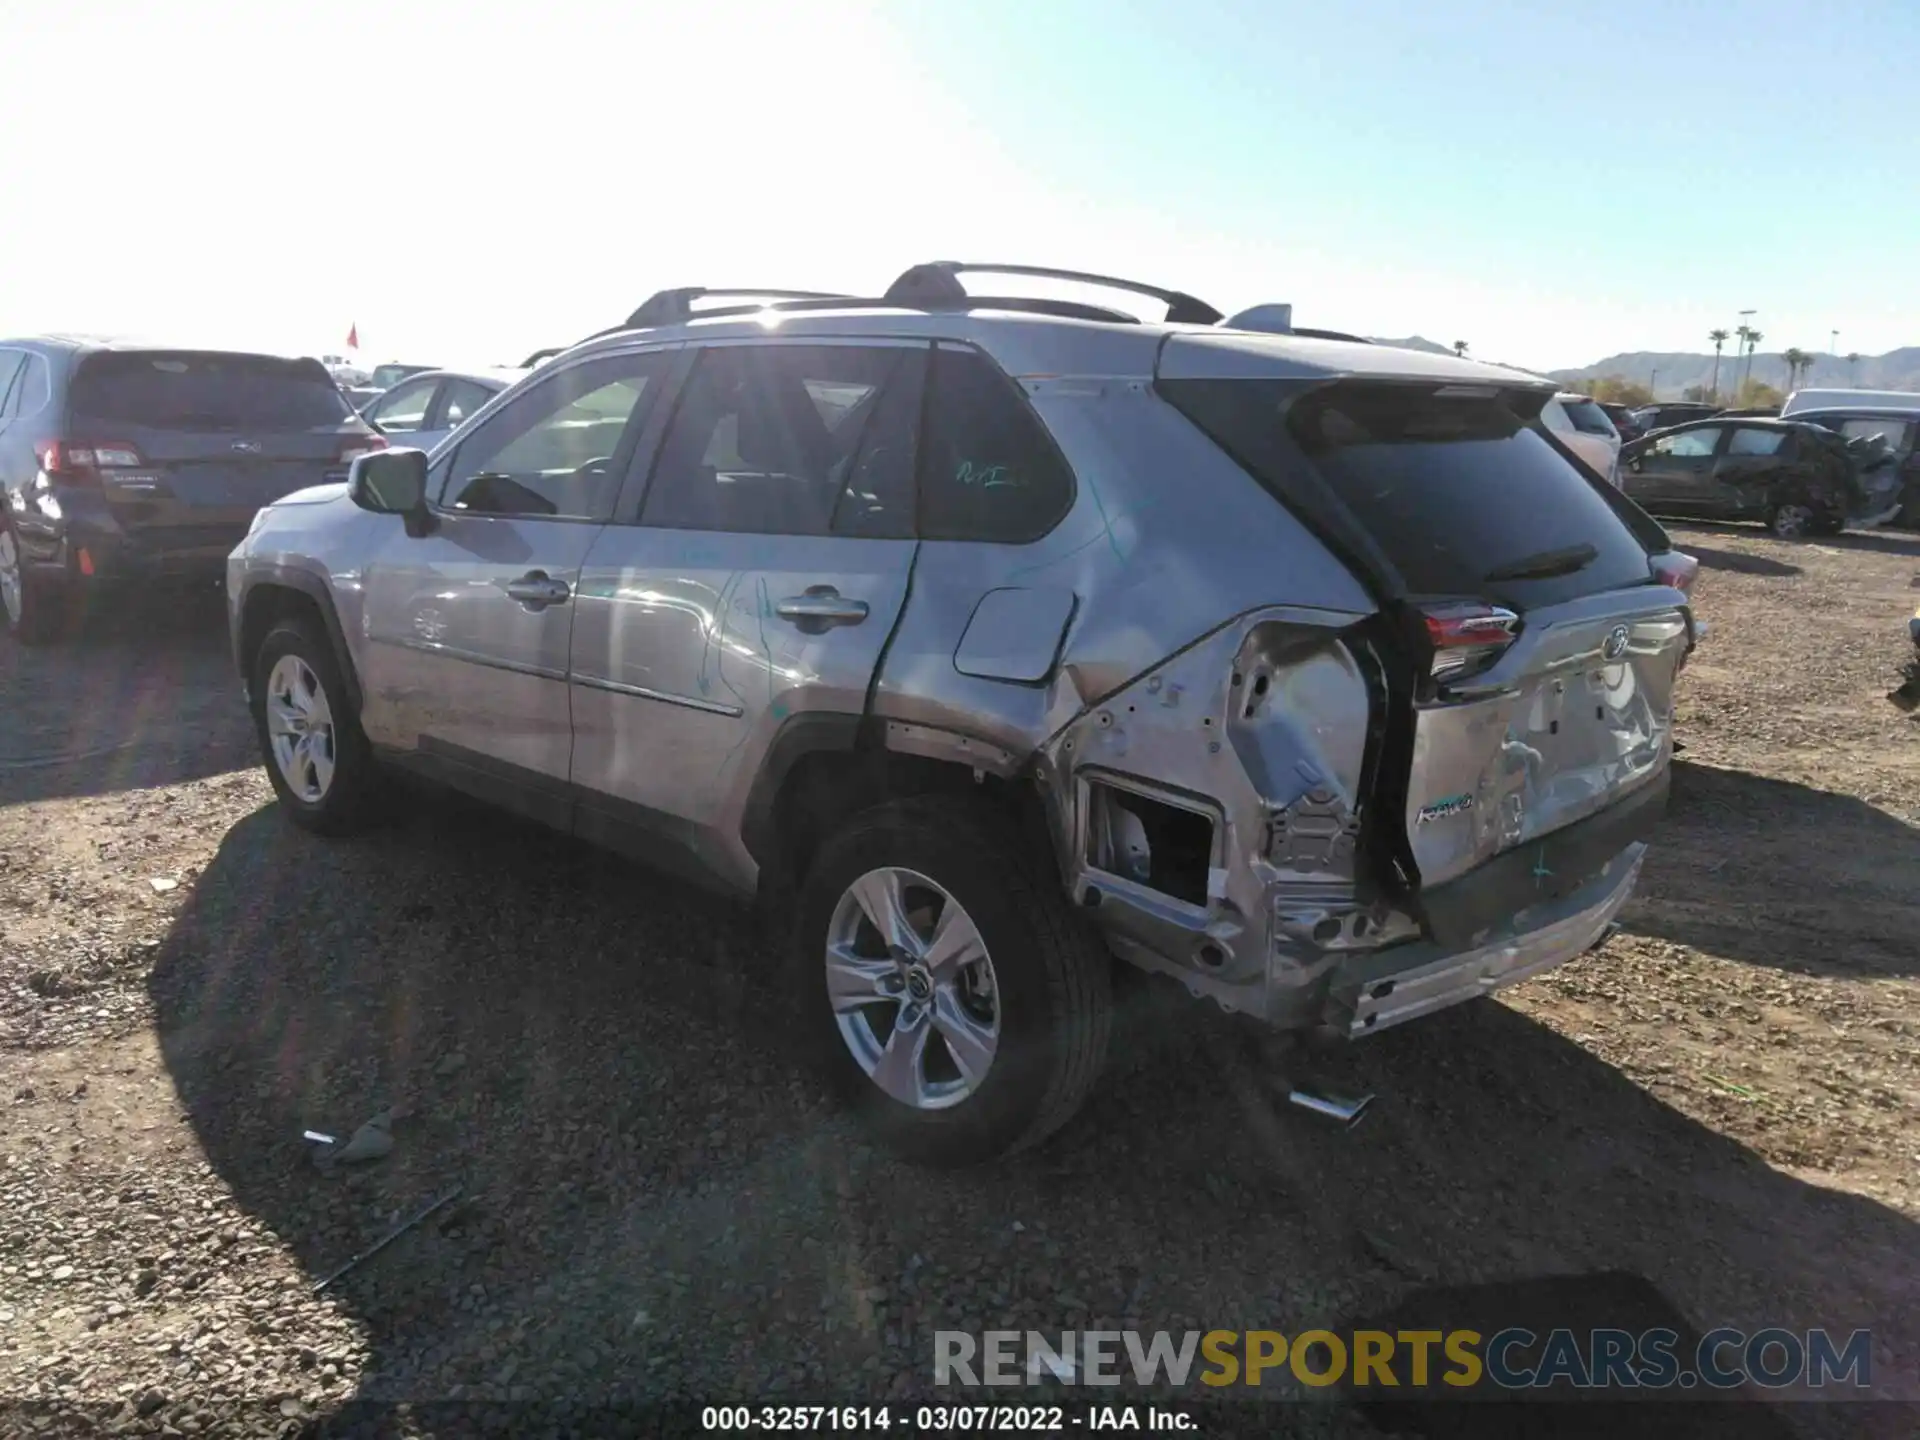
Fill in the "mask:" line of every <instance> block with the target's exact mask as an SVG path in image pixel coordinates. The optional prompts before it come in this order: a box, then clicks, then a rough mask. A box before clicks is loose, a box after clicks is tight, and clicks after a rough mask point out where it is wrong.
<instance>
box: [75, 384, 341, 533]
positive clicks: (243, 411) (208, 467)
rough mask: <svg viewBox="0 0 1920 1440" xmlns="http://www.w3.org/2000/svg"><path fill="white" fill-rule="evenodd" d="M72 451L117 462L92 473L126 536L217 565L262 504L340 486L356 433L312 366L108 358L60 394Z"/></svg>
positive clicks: (334, 390) (333, 390)
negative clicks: (105, 454) (84, 449)
mask: <svg viewBox="0 0 1920 1440" xmlns="http://www.w3.org/2000/svg"><path fill="white" fill-rule="evenodd" d="M67 423H68V428H69V430H70V432H71V439H72V442H73V443H74V444H76V445H84V446H89V447H92V448H94V449H95V450H103V449H104V450H117V451H121V452H125V453H124V458H122V459H121V463H119V464H117V465H115V466H112V467H105V466H103V472H102V473H103V481H104V485H105V489H106V495H107V500H108V503H109V504H110V505H111V506H112V507H113V512H114V516H115V518H116V519H117V520H118V521H119V522H120V524H121V526H122V527H123V528H124V529H125V530H126V531H127V532H128V533H129V534H130V535H132V536H135V537H136V538H138V539H140V540H142V541H144V542H146V543H148V544H151V545H153V546H155V547H156V548H164V549H166V550H168V551H170V552H172V553H175V554H182V555H185V554H193V553H197V552H200V551H205V552H206V553H207V554H209V555H224V554H225V553H226V552H227V551H229V550H231V549H232V548H233V546H234V544H235V543H236V542H237V541H238V540H239V539H240V537H241V536H242V535H243V534H244V533H245V532H246V529H247V526H248V525H249V524H250V523H251V522H252V520H253V517H254V514H255V513H256V512H257V511H258V510H259V509H260V507H261V506H263V505H267V504H270V503H272V502H273V501H275V500H278V499H280V498H281V497H282V496H284V495H289V494H291V493H292V492H294V491H295V490H300V489H304V488H305V487H307V486H309V485H318V484H321V483H323V482H325V481H327V480H329V479H333V480H342V479H345V478H346V467H347V460H348V459H349V458H351V456H352V454H353V453H355V452H357V451H359V450H362V449H364V448H365V442H366V437H367V434H368V431H367V428H366V425H365V424H364V422H362V421H361V419H360V418H359V417H358V416H357V415H355V414H354V412H353V407H352V406H351V405H349V404H348V403H347V399H346V397H345V396H344V395H342V394H341V393H340V390H339V387H338V386H336V385H335V384H334V383H333V379H332V377H330V376H329V375H328V374H327V372H326V370H325V369H324V368H323V367H322V366H321V365H320V363H319V362H318V361H317V360H286V359H281V358H278V357H275V356H268V355H243V354H231V353H223V352H216V351H189V350H172V351H167V350H138V351H135V350H108V351H98V352H95V353H93V354H90V355H88V356H86V357H85V358H84V359H82V360H81V362H80V363H79V365H78V366H77V367H76V369H75V371H74V375H73V378H72V381H71V383H70V385H69V388H68V398H67Z"/></svg>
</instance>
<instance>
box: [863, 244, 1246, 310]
mask: <svg viewBox="0 0 1920 1440" xmlns="http://www.w3.org/2000/svg"><path fill="white" fill-rule="evenodd" d="M970 273H971V274H978V273H985V274H991V275H1030V276H1035V277H1038V278H1040V279H1043V280H1068V281H1071V282H1073V283H1074V284H1076V285H1095V286H1099V287H1101V288H1104V289H1108V290H1125V291H1128V292H1129V293H1131V294H1135V295H1147V296H1151V297H1152V298H1153V299H1155V300H1158V301H1160V302H1161V303H1162V304H1163V305H1165V306H1166V307H1167V319H1168V320H1169V321H1171V322H1172V323H1174V324H1178V325H1218V324H1219V323H1220V322H1221V321H1222V320H1224V319H1225V318H1226V317H1225V316H1224V315H1222V314H1221V313H1220V312H1219V311H1218V310H1216V309H1214V308H1213V307H1212V306H1211V305H1209V304H1207V302H1206V301H1204V300H1199V299H1196V298H1194V297H1193V296H1191V295H1188V294H1186V293H1185V292H1184V291H1180V290H1163V289H1161V288H1160V287H1159V286H1158V285H1143V284H1141V283H1140V282H1139V281H1137V280H1121V279H1117V278H1116V277H1114V276H1112V275H1093V274H1089V273H1088V272H1086V271H1084V270H1055V269H1053V268H1051V267H1049V266H1045V265H989V264H985V263H973V262H968V261H961V260H934V261H931V262H929V263H927V264H925V265H915V266H914V267H913V268H912V269H910V270H907V271H906V272H904V273H903V274H902V275H901V276H900V278H899V279H897V280H895V281H894V282H893V284H891V285H890V286H888V287H887V294H886V298H887V299H888V300H890V301H892V302H894V303H895V304H901V305H912V306H915V307H920V308H930V309H942V308H949V307H952V306H955V305H959V304H962V303H964V302H965V301H966V300H967V298H968V296H967V292H966V290H965V288H964V287H963V286H962V285H961V284H960V279H959V277H960V276H961V275H963V274H970Z"/></svg>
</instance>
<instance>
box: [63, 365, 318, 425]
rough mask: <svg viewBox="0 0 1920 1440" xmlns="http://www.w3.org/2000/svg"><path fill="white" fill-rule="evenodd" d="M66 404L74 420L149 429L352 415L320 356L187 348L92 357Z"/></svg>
mask: <svg viewBox="0 0 1920 1440" xmlns="http://www.w3.org/2000/svg"><path fill="white" fill-rule="evenodd" d="M70 404H71V406H72V409H73V415H74V418H75V419H76V420H80V421H91V422H96V423H104V424H118V425H125V426H141V427H145V428H147V429H154V430H217V431H228V430H314V429H321V428H330V427H333V426H337V425H338V424H339V423H340V422H341V421H342V420H345V419H347V418H348V417H349V416H350V415H352V413H353V411H352V409H351V407H350V406H349V405H348V404H347V400H346V397H345V396H344V395H342V394H341V393H340V388H339V386H337V385H335V384H334V383H333V378H332V377H331V376H330V375H328V374H327V372H326V370H325V369H323V368H322V367H321V365H320V364H319V362H318V361H315V360H282V359H278V358H275V357H273V356H268V355H220V354H209V353H199V352H189V351H171V352H161V351H144V352H135V351H127V352H112V353H107V354H100V355H94V356H92V357H91V358H89V359H88V360H87V361H86V362H85V363H84V364H83V365H82V366H81V367H80V373H79V374H78V375H77V376H75V377H74V381H73V388H72V397H71V400H70Z"/></svg>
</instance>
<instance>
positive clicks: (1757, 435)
mask: <svg viewBox="0 0 1920 1440" xmlns="http://www.w3.org/2000/svg"><path fill="white" fill-rule="evenodd" d="M1724 428H1725V430H1726V431H1727V437H1726V443H1725V444H1723V445H1722V446H1721V447H1720V449H1719V453H1718V454H1717V455H1715V457H1714V462H1713V476H1712V480H1711V482H1710V483H1709V484H1707V485H1706V486H1704V487H1703V491H1702V493H1703V494H1704V495H1705V496H1706V497H1707V508H1710V509H1711V510H1712V512H1713V513H1715V514H1720V515H1758V514H1764V513H1765V512H1766V510H1767V509H1768V508H1769V506H1770V504H1771V499H1772V495H1773V489H1774V486H1775V484H1776V483H1777V482H1779V481H1781V480H1783V479H1788V478H1791V477H1793V476H1794V474H1795V457H1794V447H1793V444H1792V432H1791V431H1787V430H1775V429H1768V428H1765V427H1763V426H1758V425H1729V426H1726V427H1724Z"/></svg>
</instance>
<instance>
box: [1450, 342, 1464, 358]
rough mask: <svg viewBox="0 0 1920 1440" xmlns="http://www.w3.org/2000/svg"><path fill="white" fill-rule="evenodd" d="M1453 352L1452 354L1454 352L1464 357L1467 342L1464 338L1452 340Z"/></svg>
mask: <svg viewBox="0 0 1920 1440" xmlns="http://www.w3.org/2000/svg"><path fill="white" fill-rule="evenodd" d="M1453 353H1454V354H1456V355H1458V356H1461V357H1462V358H1465V356H1466V353H1467V342H1466V341H1464V340H1456V341H1454V342H1453Z"/></svg>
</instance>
